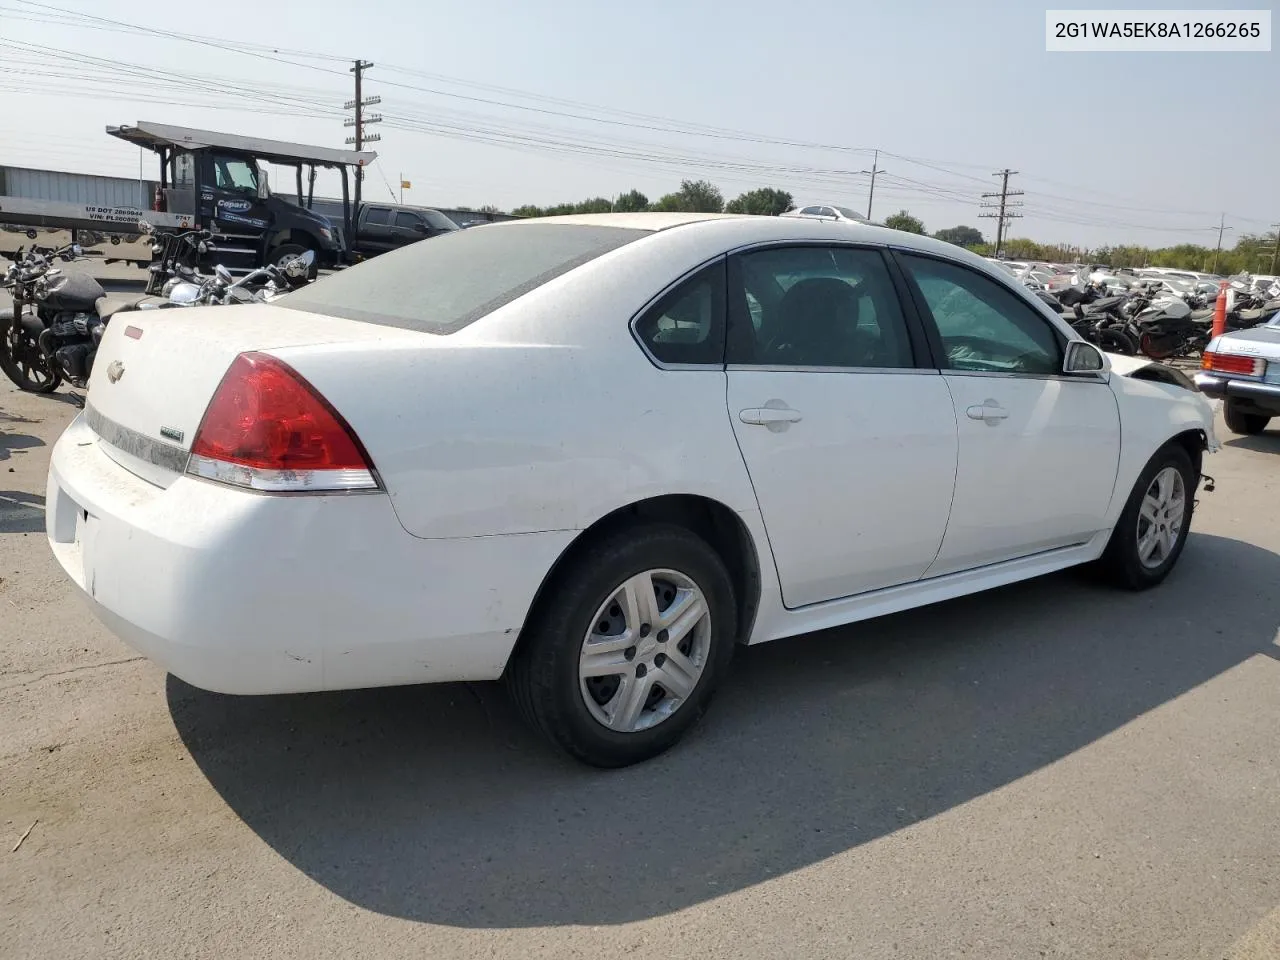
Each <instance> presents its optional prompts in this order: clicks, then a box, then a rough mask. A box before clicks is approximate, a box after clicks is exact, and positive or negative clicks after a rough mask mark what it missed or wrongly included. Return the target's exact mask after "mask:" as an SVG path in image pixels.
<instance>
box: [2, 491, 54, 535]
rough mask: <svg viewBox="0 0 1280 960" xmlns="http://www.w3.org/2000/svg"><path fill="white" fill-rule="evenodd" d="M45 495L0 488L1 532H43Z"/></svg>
mask: <svg viewBox="0 0 1280 960" xmlns="http://www.w3.org/2000/svg"><path fill="white" fill-rule="evenodd" d="M43 532H44V497H42V496H40V495H39V494H35V493H24V492H23V491H21V490H0V533H43Z"/></svg>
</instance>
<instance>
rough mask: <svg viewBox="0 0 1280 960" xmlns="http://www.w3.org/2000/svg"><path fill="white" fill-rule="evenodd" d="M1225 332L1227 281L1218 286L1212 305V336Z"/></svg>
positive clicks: (1218, 335)
mask: <svg viewBox="0 0 1280 960" xmlns="http://www.w3.org/2000/svg"><path fill="white" fill-rule="evenodd" d="M1226 332H1227V281H1225V280H1223V281H1222V282H1221V283H1219V284H1218V299H1217V302H1216V303H1214V305H1213V336H1215V337H1220V336H1222V335H1223V334H1224V333H1226Z"/></svg>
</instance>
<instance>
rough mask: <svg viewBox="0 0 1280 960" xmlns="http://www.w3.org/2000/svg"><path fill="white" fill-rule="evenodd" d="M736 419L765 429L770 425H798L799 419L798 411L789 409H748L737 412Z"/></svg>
mask: <svg viewBox="0 0 1280 960" xmlns="http://www.w3.org/2000/svg"><path fill="white" fill-rule="evenodd" d="M738 419H739V420H741V421H742V422H743V423H753V424H757V425H759V426H766V427H767V426H768V425H769V424H771V423H798V422H799V421H800V419H801V417H800V411H799V410H792V409H791V408H790V407H782V408H778V407H748V408H747V409H746V410H740V411H738Z"/></svg>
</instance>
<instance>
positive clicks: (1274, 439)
mask: <svg viewBox="0 0 1280 960" xmlns="http://www.w3.org/2000/svg"><path fill="white" fill-rule="evenodd" d="M1222 445H1223V446H1224V447H1239V448H1240V449H1241V450H1253V451H1255V452H1257V453H1280V430H1269V431H1267V432H1266V433H1259V434H1255V435H1254V436H1252V437H1235V436H1233V437H1231V439H1229V440H1224V441H1223V443H1222Z"/></svg>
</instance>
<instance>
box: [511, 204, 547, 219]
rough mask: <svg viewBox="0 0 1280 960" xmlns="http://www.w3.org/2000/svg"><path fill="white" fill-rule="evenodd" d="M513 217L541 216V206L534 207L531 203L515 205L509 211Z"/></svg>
mask: <svg viewBox="0 0 1280 960" xmlns="http://www.w3.org/2000/svg"><path fill="white" fill-rule="evenodd" d="M511 215H512V216H513V217H540V216H542V208H541V207H535V206H534V205H533V204H531V203H526V204H525V205H524V206H522V207H516V208H515V209H514V210H512V211H511Z"/></svg>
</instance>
